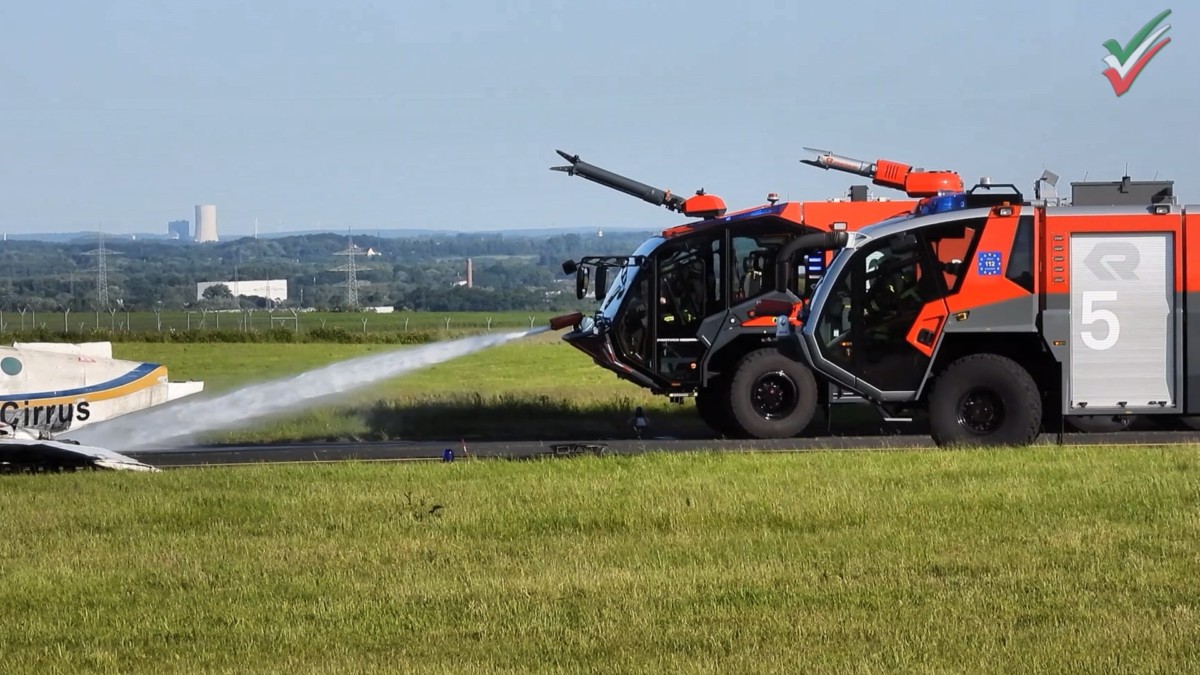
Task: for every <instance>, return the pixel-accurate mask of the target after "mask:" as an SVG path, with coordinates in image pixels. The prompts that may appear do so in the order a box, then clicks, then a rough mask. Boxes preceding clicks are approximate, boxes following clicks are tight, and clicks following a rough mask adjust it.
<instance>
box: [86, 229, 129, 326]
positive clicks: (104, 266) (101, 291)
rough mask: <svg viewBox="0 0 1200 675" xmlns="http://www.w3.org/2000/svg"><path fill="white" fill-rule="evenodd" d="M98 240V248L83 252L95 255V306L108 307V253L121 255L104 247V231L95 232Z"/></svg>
mask: <svg viewBox="0 0 1200 675" xmlns="http://www.w3.org/2000/svg"><path fill="white" fill-rule="evenodd" d="M97 238H98V240H99V244H98V248H94V249H92V250H90V251H87V252H85V253H84V255H90V256H96V308H97V309H99V308H104V309H107V308H108V260H107V257H108V256H110V255H121V252H120V251H112V250H109V249H106V248H104V231H103V230H101V231H100V232H98V233H97Z"/></svg>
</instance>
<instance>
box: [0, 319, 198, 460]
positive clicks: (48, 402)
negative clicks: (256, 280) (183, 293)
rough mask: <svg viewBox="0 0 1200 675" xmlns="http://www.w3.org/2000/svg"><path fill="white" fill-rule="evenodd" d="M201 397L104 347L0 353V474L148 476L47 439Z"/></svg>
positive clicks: (159, 370)
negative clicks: (101, 471) (78, 472)
mask: <svg viewBox="0 0 1200 675" xmlns="http://www.w3.org/2000/svg"><path fill="white" fill-rule="evenodd" d="M203 390H204V383H203V382H171V381H169V380H168V378H167V368H166V366H162V365H159V364H156V363H140V362H137V361H126V360H122V359H114V358H113V357H112V343H110V342H87V343H81V344H68V343H54V342H26V343H19V342H18V343H14V344H13V345H12V346H11V347H4V346H0V473H12V472H22V471H63V470H76V469H80V468H96V469H118V470H135V471H154V470H156V469H155V468H154V467H152V466H149V465H146V464H143V463H141V462H138V461H137V460H135V459H132V458H130V457H126V456H125V455H122V454H120V453H117V452H114V451H112V450H108V449H105V448H97V447H93V446H87V445H79V444H78V443H74V442H71V441H58V440H55V436H57V435H59V434H64V433H67V432H70V431H76V430H78V429H80V428H82V427H85V426H87V425H89V424H95V423H97V422H103V421H105V420H110V419H113V418H114V417H120V416H121V415H127V414H129V413H132V412H137V411H138V410H144V409H146V408H150V407H153V406H157V405H162V404H164V403H167V402H169V401H174V400H176V399H179V398H183V397H184V396H191V395H192V394H197V393H199V392H201V391H203Z"/></svg>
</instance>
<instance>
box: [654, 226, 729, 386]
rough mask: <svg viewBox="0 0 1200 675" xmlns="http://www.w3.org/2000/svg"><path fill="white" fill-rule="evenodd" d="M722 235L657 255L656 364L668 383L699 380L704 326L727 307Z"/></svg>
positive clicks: (674, 244) (689, 240) (666, 248)
mask: <svg viewBox="0 0 1200 675" xmlns="http://www.w3.org/2000/svg"><path fill="white" fill-rule="evenodd" d="M723 235H724V232H723V231H719V230H718V231H716V232H712V233H708V234H705V235H703V236H692V237H687V238H686V239H681V240H680V241H678V242H672V243H669V244H667V245H665V246H663V247H662V249H661V250H660V252H659V253H658V254H657V255H656V259H655V264H656V270H657V274H656V275H655V295H654V297H655V302H654V304H653V309H652V312H653V314H654V316H653V324H654V326H655V332H654V344H655V352H654V357H655V358H654V364H655V370H656V371H657V374H658V375H659V376H661V377H663V378H665V379H667V380H668V381H671V382H675V383H685V382H686V383H692V382H698V381H699V379H700V370H699V367H698V366H699V363H700V360H701V358H702V357H703V356H704V352H705V350H706V348H707V347H706V345H705V344H704V343H703V342H701V340H700V338H699V337H698V333H699V331H700V326H701V323H702V322H703V321H704V320H705V319H706V318H707V317H709V316H711V315H713V314H715V313H717V312H724V311H725V307H726V300H725V287H724V283H723V282H722V279H723V275H722V264H721V263H722V254H723V250H722V249H723V244H724V236H723Z"/></svg>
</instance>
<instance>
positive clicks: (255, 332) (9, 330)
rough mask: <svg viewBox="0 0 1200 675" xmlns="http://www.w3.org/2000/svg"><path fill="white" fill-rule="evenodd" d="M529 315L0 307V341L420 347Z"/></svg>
mask: <svg viewBox="0 0 1200 675" xmlns="http://www.w3.org/2000/svg"><path fill="white" fill-rule="evenodd" d="M549 318H550V314H533V313H527V312H497V313H494V314H488V313H481V312H406V313H402V314H401V313H395V314H376V313H367V312H308V313H303V312H299V313H291V312H273V313H268V312H265V311H241V312H237V311H229V312H225V311H220V312H218V311H207V312H200V311H193V312H158V313H155V312H125V311H111V312H102V313H101V312H95V313H93V312H85V313H82V314H80V313H72V312H26V313H16V312H0V344H12V343H14V342H94V341H108V342H180V343H210V342H223V343H238V342H271V343H289V342H335V343H343V344H345V343H371V344H425V343H429V342H434V341H437V340H441V339H448V338H455V337H462V336H466V335H477V334H480V333H486V332H491V331H510V330H524V329H528V328H532V327H535V326H538V325H545V324H546V323H547V322H548V321H549Z"/></svg>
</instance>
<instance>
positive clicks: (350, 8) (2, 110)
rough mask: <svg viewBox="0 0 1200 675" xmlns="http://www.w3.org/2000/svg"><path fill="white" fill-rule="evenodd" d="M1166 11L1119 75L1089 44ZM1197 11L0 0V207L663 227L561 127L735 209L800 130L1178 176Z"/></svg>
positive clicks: (1191, 120)
mask: <svg viewBox="0 0 1200 675" xmlns="http://www.w3.org/2000/svg"><path fill="white" fill-rule="evenodd" d="M1167 8H1171V9H1173V10H1174V12H1173V13H1172V14H1171V16H1170V17H1169V18H1168V20H1167V22H1168V23H1170V24H1171V26H1172V27H1171V30H1170V31H1169V32H1168V33H1167V35H1168V36H1169V37H1171V38H1172V42H1171V44H1169V45H1167V46H1166V47H1165V48H1164V49H1163V50H1162V52H1161V53H1159V54H1158V55H1157V56H1156V57H1155V58H1154V59H1153V60H1152V61H1151V62H1150V64H1149V65H1148V66H1147V67H1146V69H1145V70H1144V71H1143V72H1142V74H1141V76H1140V77H1139V78H1138V80H1137V81H1136V83H1135V84H1134V85H1133V87H1132V89H1131V90H1130V91H1129V93H1127V94H1126V95H1125V96H1123V97H1121V98H1117V97H1116V96H1115V95H1114V94H1113V91H1112V89H1111V87H1110V86H1109V84H1108V81H1107V80H1106V79H1105V78H1104V77H1103V76H1102V75H1101V74H1100V73H1101V71H1102V70H1103V69H1104V67H1105V66H1104V64H1103V62H1102V61H1101V59H1102V58H1103V57H1104V56H1105V55H1106V53H1107V52H1106V51H1105V50H1104V48H1103V47H1102V46H1101V43H1102V42H1103V41H1104V40H1106V39H1108V38H1115V39H1117V40H1118V41H1120V42H1121V43H1124V42H1125V41H1127V40H1128V39H1129V38H1130V37H1132V36H1133V34H1134V33H1135V32H1136V31H1137V30H1138V29H1139V28H1141V26H1142V25H1143V24H1144V23H1145V22H1146V21H1148V20H1149V19H1150V18H1151V17H1153V16H1154V15H1155V14H1157V13H1158V12H1159V11H1161V10H1163V9H1167ZM1197 28H1200V12H1197V11H1196V10H1195V9H1194V8H1192V7H1190V6H1188V7H1185V6H1179V7H1175V6H1171V5H1164V6H1158V5H1153V6H1150V5H1145V4H1139V3H1133V2H1128V1H1126V2H1110V1H1107V0H1106V1H1104V2H1070V3H1068V2H1053V3H1047V2H1042V1H1038V2H1029V1H1024V2H1004V3H1002V2H991V3H968V2H961V1H959V2H952V1H948V0H947V1H936V2H935V1H930V2H912V3H903V2H891V1H889V2H851V1H842V2H801V1H797V0H789V1H786V2H784V1H777V2H754V1H750V0H743V1H741V2H734V3H730V2H715V1H713V0H691V1H689V2H682V1H675V2H653V1H651V0H636V1H633V0H605V1H604V2H596V3H588V2H576V1H568V0H562V1H554V2H550V1H547V2H537V1H527V2H497V3H486V2H474V3H466V2H454V1H453V0H444V1H442V2H394V1H386V2H355V1H353V0H351V1H349V2H346V3H337V2H331V1H329V0H321V1H319V2H317V1H312V0H290V1H289V2H286V3H285V2H282V1H281V2H275V3H268V2H253V3H252V2H244V1H243V2H231V1H229V0H209V1H207V2H196V3H189V2H174V3H164V2H151V1H149V0H146V1H142V2H133V1H106V0H94V1H90V2H81V1H78V0H76V1H74V2H59V3H53V2H51V3H33V2H25V3H9V6H7V7H5V9H4V10H3V11H2V12H0V53H2V54H3V59H0V84H2V86H3V97H2V98H0V157H2V159H0V186H2V189H0V195H2V199H0V229H3V230H5V231H8V232H33V231H64V230H76V229H81V228H86V229H94V228H95V227H97V226H98V225H103V226H104V228H105V229H106V230H107V231H113V232H130V231H151V232H159V231H163V232H165V228H166V222H167V221H168V220H173V219H180V218H183V219H187V220H192V218H193V207H194V205H195V204H197V203H202V202H203V203H214V204H216V205H217V207H218V221H219V226H220V230H221V234H222V235H223V236H229V235H232V234H241V233H249V232H250V230H251V227H252V223H253V220H254V219H255V218H258V219H259V221H260V226H261V228H262V229H263V230H264V231H267V230H269V229H276V228H278V227H279V224H280V223H282V227H283V229H287V230H293V229H308V228H314V227H317V226H318V224H320V226H321V227H325V228H334V229H339V230H341V229H344V228H346V227H353V228H356V229H359V230H364V231H367V230H371V229H376V228H395V227H413V228H418V227H419V228H426V227H435V228H452V229H462V230H472V229H498V228H513V227H517V228H524V227H529V228H533V227H551V226H575V225H578V226H586V227H610V228H611V227H634V226H644V227H651V228H658V227H663V226H669V225H671V224H673V223H675V222H677V221H678V220H679V218H678V216H676V215H675V214H671V213H669V212H667V211H665V210H663V209H655V208H654V207H652V206H650V205H648V204H644V203H642V202H639V201H637V200H634V199H632V198H629V197H625V196H624V195H620V194H618V193H615V192H612V191H609V190H606V189H604V188H602V187H600V186H597V185H594V184H591V183H588V182H586V181H584V180H582V179H579V178H568V177H566V176H564V175H563V174H559V173H552V172H550V171H548V170H547V168H548V167H549V166H550V165H552V164H556V163H559V160H558V157H557V156H556V155H555V154H554V150H555V149H556V148H562V149H565V150H567V151H570V152H573V153H578V154H580V155H581V156H582V157H583V158H584V159H585V160H588V161H591V162H594V163H597V164H600V165H601V166H605V167H606V168H611V169H613V170H616V171H619V172H622V173H626V174H627V175H630V176H632V177H635V178H638V179H640V180H643V181H646V182H649V183H653V184H656V185H659V186H661V187H668V188H671V189H673V190H675V191H677V192H680V191H684V192H689V193H690V192H691V191H692V190H694V189H696V188H698V187H704V188H706V189H707V190H708V191H710V192H714V193H717V194H720V195H722V196H723V197H724V198H725V199H726V201H727V202H728V203H729V205H730V207H731V208H738V207H743V206H751V205H754V204H758V203H761V202H762V201H763V199H764V197H765V195H766V193H767V192H769V191H778V192H780V193H781V194H783V195H784V196H786V197H790V198H792V199H817V198H825V197H829V196H835V195H840V194H842V193H843V192H844V190H845V188H846V187H847V186H848V185H849V184H850V182H851V177H849V176H845V175H841V174H835V173H833V172H823V171H819V170H816V169H813V168H810V167H806V166H804V165H801V164H799V163H798V160H799V159H800V158H801V157H804V156H805V155H804V153H803V151H802V150H801V148H802V146H805V145H809V146H815V147H822V148H828V149H832V150H834V151H837V152H841V153H844V154H848V155H851V156H856V157H860V158H863V159H874V158H876V157H880V156H882V157H887V158H891V159H896V160H901V161H906V162H910V163H913V164H917V165H921V166H924V167H926V168H951V169H955V170H957V171H959V172H961V173H962V174H963V176H964V178H966V179H968V180H969V181H974V180H975V179H976V178H978V177H979V176H981V175H988V176H991V177H992V178H993V179H994V180H997V181H1001V180H1004V181H1012V182H1016V183H1018V184H1019V185H1020V186H1021V187H1022V188H1027V187H1028V186H1030V185H1031V184H1032V182H1033V180H1034V178H1036V176H1037V175H1038V174H1040V173H1041V171H1042V168H1043V167H1047V168H1050V169H1052V170H1054V171H1056V172H1057V173H1059V174H1060V175H1061V176H1062V177H1063V178H1062V183H1060V186H1065V184H1066V183H1068V182H1070V181H1071V180H1080V179H1082V178H1083V177H1084V174H1085V172H1090V174H1089V178H1091V179H1093V180H1095V179H1115V178H1119V177H1120V175H1121V173H1122V172H1123V170H1124V168H1125V165H1126V163H1128V166H1129V170H1130V172H1131V173H1132V175H1133V176H1134V178H1146V179H1148V178H1151V177H1153V175H1154V174H1155V172H1158V173H1159V176H1160V177H1164V178H1172V179H1174V180H1175V181H1177V185H1176V192H1177V194H1179V195H1181V197H1182V198H1183V199H1184V200H1190V199H1200V170H1198V169H1197V168H1196V167H1197V161H1196V158H1197V157H1200V134H1198V133H1197V122H1198V120H1200V112H1197V111H1200V94H1198V93H1197V92H1198V88H1200V82H1198V80H1197V76H1196V73H1198V72H1200V35H1198V34H1197V33H1198V30H1197Z"/></svg>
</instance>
